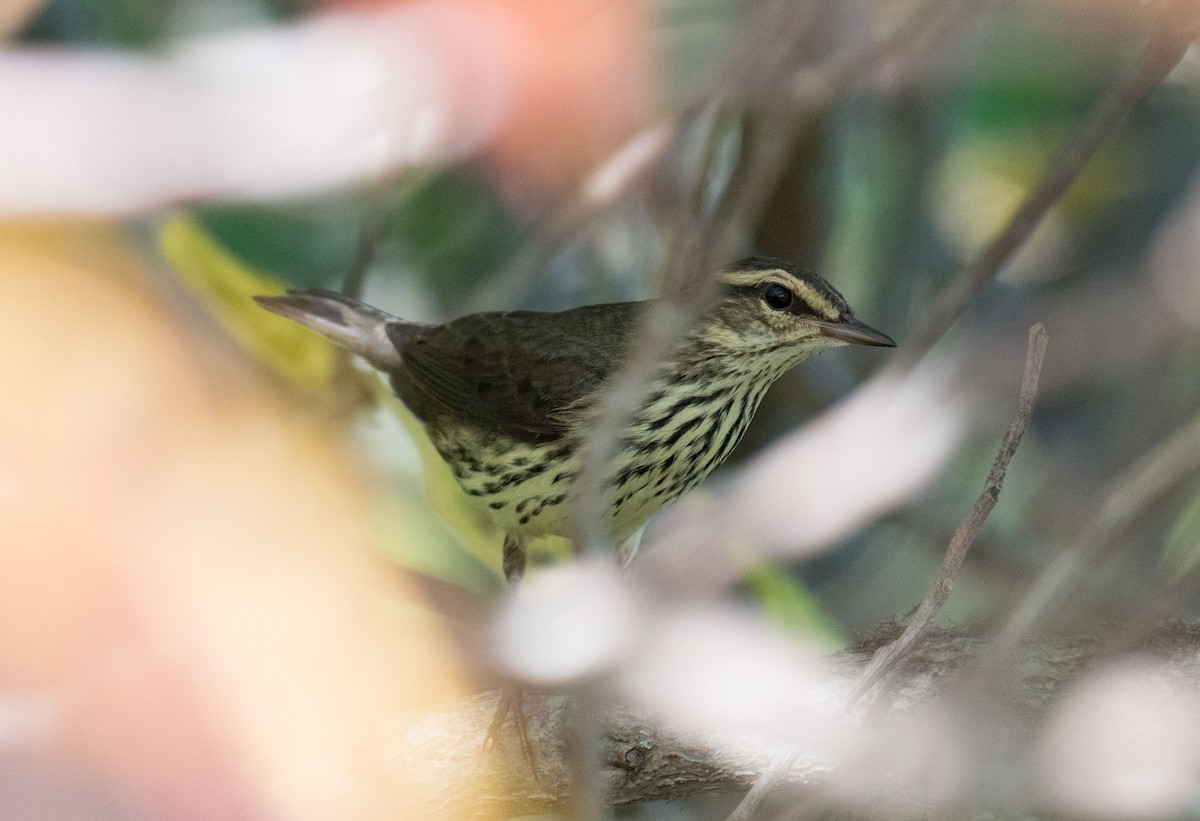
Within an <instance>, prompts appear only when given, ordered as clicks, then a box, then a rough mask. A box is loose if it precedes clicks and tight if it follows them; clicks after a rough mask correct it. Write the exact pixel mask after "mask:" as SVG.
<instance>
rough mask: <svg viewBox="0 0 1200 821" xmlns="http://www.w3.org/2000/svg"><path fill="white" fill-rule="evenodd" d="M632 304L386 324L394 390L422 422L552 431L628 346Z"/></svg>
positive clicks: (535, 437) (529, 436) (542, 435)
mask: <svg viewBox="0 0 1200 821" xmlns="http://www.w3.org/2000/svg"><path fill="white" fill-rule="evenodd" d="M638 304H639V303H636V302H625V303H617V304H610V305H601V306H585V307H582V308H574V309H572V310H569V311H561V312H558V313H536V312H530V311H512V312H507V313H486V314H472V315H470V316H466V317H463V318H461V319H457V320H454V321H452V322H448V323H446V324H445V325H437V326H432V327H424V328H421V329H418V330H416V331H414V330H413V329H412V328H411V327H407V326H405V325H402V324H395V325H393V324H389V325H388V326H387V332H388V334H389V336H390V338H391V339H392V341H393V343H394V344H395V347H396V349H397V350H398V351H399V353H400V362H399V364H398V366H397V367H395V368H391V369H387V373H388V375H389V376H390V377H391V380H392V386H393V388H394V389H395V391H396V394H397V395H398V396H399V397H400V398H401V399H402V400H403V401H404V403H405V404H406V405H407V406H408V407H409V408H410V409H412V411H413V412H414V413H415V414H416V415H417V416H418V417H420V418H421V419H422V420H423V421H424V422H425V423H426V424H428V425H435V426H445V425H471V426H475V427H478V428H480V429H482V430H485V431H492V432H495V433H498V434H502V435H505V436H509V437H512V438H514V439H517V440H519V441H523V442H528V443H531V444H534V443H544V442H548V441H553V440H557V439H559V438H561V437H563V436H564V435H566V434H568V433H569V432H570V431H571V430H572V429H573V427H574V423H575V422H576V417H577V414H578V412H579V411H580V410H581V409H582V407H583V406H585V405H586V404H587V400H588V398H589V397H590V396H591V395H592V394H593V393H594V392H595V391H596V389H597V388H599V387H600V385H602V384H603V383H604V381H605V380H606V379H607V378H608V377H609V375H610V374H611V373H612V372H613V371H614V370H615V369H616V367H617V366H618V365H619V363H620V362H621V359H622V358H623V357H624V355H625V351H626V350H627V347H628V342H629V339H630V336H631V334H632V333H633V330H634V327H635V324H636V321H637V311H638Z"/></svg>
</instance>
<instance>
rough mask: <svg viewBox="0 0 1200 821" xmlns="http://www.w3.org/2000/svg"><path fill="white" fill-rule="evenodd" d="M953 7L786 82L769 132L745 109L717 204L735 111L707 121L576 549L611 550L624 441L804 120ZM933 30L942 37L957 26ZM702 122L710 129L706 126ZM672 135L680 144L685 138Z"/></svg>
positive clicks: (617, 383) (581, 500)
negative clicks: (613, 493) (662, 291)
mask: <svg viewBox="0 0 1200 821" xmlns="http://www.w3.org/2000/svg"><path fill="white" fill-rule="evenodd" d="M949 5H953V4H950V3H948V0H928V2H926V3H924V4H922V5H921V6H919V7H918V8H917V10H916V11H914V12H913V13H912V14H911V15H910V16H909V17H908V18H907V19H906V20H905V22H904V23H902V24H901V25H899V26H898V27H897V28H896V29H894V30H893V31H891V32H889V34H888V35H886V36H884V37H882V38H879V39H876V40H872V41H869V42H868V43H866V44H864V45H861V46H856V47H853V48H851V49H848V50H846V51H845V52H843V53H840V54H838V55H835V56H834V57H832V58H829V59H828V60H825V61H822V62H820V63H818V64H817V65H815V66H811V67H804V68H802V69H801V70H800V72H799V73H798V74H796V75H795V76H793V77H791V78H789V81H790V87H791V88H792V89H800V88H803V89H806V91H805V93H798V92H793V94H792V102H793V106H792V107H791V108H788V107H786V106H785V107H784V109H785V110H784V111H782V112H778V111H775V110H774V109H775V107H774V106H767V107H766V108H765V109H764V111H759V112H754V113H756V114H758V115H760V116H761V117H762V118H763V119H764V120H765V122H762V123H754V122H753V121H752V120H753V118H752V117H751V116H750V113H751V112H749V111H746V110H741V109H738V110H737V111H736V114H735V118H736V120H735V122H734V124H733V125H732V126H731V128H730V129H729V130H730V131H733V132H734V133H733V134H729V135H728V136H731V137H736V139H737V151H738V157H737V161H736V162H735V164H734V173H733V175H732V176H731V178H730V180H729V182H728V184H727V185H726V186H725V187H724V188H723V189H722V190H719V191H718V192H717V193H716V196H715V197H714V196H713V191H712V182H711V178H712V177H713V169H714V167H715V166H716V165H717V163H718V155H719V153H720V151H721V149H722V145H721V142H722V137H724V136H727V134H726V133H725V132H724V131H723V129H722V126H723V125H725V124H727V123H728V120H729V118H728V116H723V115H725V114H726V112H727V110H728V109H727V108H726V106H725V104H724V100H723V99H722V98H721V97H720V96H718V98H717V99H715V100H714V101H713V102H712V103H710V104H709V105H708V106H707V109H708V113H709V114H710V118H709V120H710V124H709V126H708V127H709V132H708V139H707V141H706V145H705V148H704V151H703V155H702V157H701V159H700V163H699V168H698V169H697V172H696V174H695V177H694V181H693V185H692V188H691V190H690V192H689V198H688V202H687V206H686V207H685V208H682V209H680V212H679V214H678V216H677V219H676V225H675V226H674V230H673V231H672V232H671V235H670V236H671V242H670V245H669V247H668V252H667V255H666V263H665V264H664V266H663V271H662V276H661V278H660V279H661V282H662V283H664V284H665V285H666V290H668V291H669V293H671V295H672V296H671V297H669V298H668V299H664V300H663V301H662V302H661V303H659V304H652V305H651V306H650V307H649V310H648V311H647V312H646V315H645V316H643V317H642V320H641V322H640V323H639V333H638V334H637V336H636V344H635V348H634V350H633V351H632V352H631V353H630V355H629V356H628V357H627V360H626V362H625V364H624V365H623V366H622V367H621V369H620V370H619V371H618V373H617V374H615V375H614V377H613V380H612V383H611V385H610V387H609V389H608V390H607V391H606V394H605V397H604V401H603V402H601V404H600V406H599V407H598V408H596V418H595V422H594V424H593V425H592V427H591V435H589V437H588V439H587V442H586V443H585V445H584V452H583V458H582V460H581V461H582V468H581V470H580V475H579V477H578V479H577V480H576V484H575V495H576V508H575V521H576V527H577V532H576V533H575V534H574V538H573V542H574V544H575V548H576V551H577V552H578V553H588V552H595V551H597V550H599V549H601V547H602V546H603V545H604V544H605V543H606V542H607V539H606V538H605V537H604V532H603V528H602V517H601V507H602V503H603V499H604V492H603V491H604V488H603V478H604V469H603V468H604V466H606V465H608V464H609V462H610V460H611V457H612V455H613V454H614V453H615V451H616V446H617V442H618V438H619V436H620V433H621V431H622V430H623V429H624V427H625V425H626V424H627V423H628V421H629V420H630V418H631V417H632V416H633V414H634V413H635V412H636V411H637V409H638V407H640V405H641V400H642V398H643V395H644V393H645V391H646V390H648V387H649V383H650V381H651V378H652V377H653V374H654V370H655V369H656V368H657V367H658V363H659V362H660V361H661V360H662V357H663V356H664V355H665V354H666V353H667V352H668V351H669V350H670V349H671V347H672V346H673V345H674V344H675V343H676V342H677V341H678V340H679V339H680V338H681V337H682V336H683V334H684V332H685V331H686V329H687V328H688V327H689V326H690V325H691V323H692V321H693V320H694V318H695V317H696V316H697V315H698V314H699V313H700V311H702V310H703V309H704V307H705V306H706V305H707V304H708V301H709V298H710V296H711V293H712V289H713V288H714V287H715V283H714V280H713V278H712V277H710V276H708V274H709V267H710V264H709V263H710V260H713V259H714V258H719V257H723V256H725V255H726V254H727V253H728V252H729V251H731V250H732V249H733V247H734V246H735V245H736V237H737V232H738V231H739V230H740V229H741V228H742V227H743V226H745V225H749V224H752V223H753V221H754V220H755V219H756V216H757V215H758V214H759V213H760V212H761V210H762V209H763V207H765V204H766V202H767V200H768V198H769V196H770V193H771V182H772V181H773V180H774V179H776V178H777V177H778V175H779V173H780V170H781V169H782V167H783V165H784V163H785V162H786V161H787V158H788V156H789V155H790V152H791V150H792V146H793V144H794V141H795V140H796V139H797V135H798V134H799V133H800V132H801V128H800V125H801V123H802V122H803V120H804V119H805V118H807V117H810V116H812V114H813V113H814V112H816V111H818V110H819V109H820V108H822V107H824V106H826V105H828V104H830V103H831V102H832V101H833V100H834V99H836V97H837V96H838V95H840V94H842V93H844V92H845V91H846V89H847V88H848V87H849V86H850V85H851V84H852V83H853V82H856V81H858V80H860V79H861V78H862V77H863V75H865V74H866V73H867V72H868V71H869V70H870V69H872V68H874V67H875V66H876V65H878V64H879V62H880V61H881V60H883V59H884V58H885V57H888V56H891V55H893V54H894V53H895V52H897V51H900V50H902V49H904V48H911V47H912V46H913V44H914V43H915V42H921V41H922V38H918V37H915V36H914V31H916V30H925V29H929V28H930V26H929V21H930V19H931V18H936V17H937V16H938V14H939V12H940V11H941V10H943V9H944V8H946V7H948V6H949ZM960 5H961V6H967V7H972V6H974V4H960ZM773 11H774V13H775V15H776V17H777V18H778V21H777V22H778V25H777V26H776V29H777V30H778V31H779V32H786V34H785V35H783V40H784V41H786V42H793V41H794V42H799V37H800V34H801V33H802V29H803V26H804V25H805V23H806V17H805V15H804V14H803V13H797V12H795V11H794V10H793V9H791V7H790V6H789V5H788V4H782V5H779V6H777V7H775V8H774V9H773ZM789 15H790V16H789ZM797 15H798V16H797ZM962 15H963V13H962V12H961V11H959V12H957V13H955V14H950V15H947V18H948V19H949V20H951V21H956V20H961V19H965V18H964V17H963V16H962ZM933 28H934V29H935V30H936V31H938V32H940V33H941V34H945V33H946V32H947V31H949V30H950V29H951V28H952V26H948V25H947V26H943V27H940V28H939V27H936V26H935V27H933ZM928 36H932V35H928V34H927V37H928ZM752 74H753V72H752ZM762 84H763V85H764V86H769V83H767V82H766V81H762ZM694 115H695V112H688V116H694ZM700 119H701V121H703V119H705V118H700ZM660 127H661V126H660ZM675 134H676V141H678V139H679V134H680V132H679V131H678V129H676V131H675ZM661 144H662V145H663V146H664V147H666V146H669V145H673V144H674V143H672V142H670V141H663V142H662V143H661ZM658 157H659V155H658V154H651V155H649V156H648V157H647V158H646V163H645V165H643V166H642V167H641V168H640V169H638V173H639V174H640V173H642V172H644V171H645V170H647V169H649V168H651V167H652V166H653V162H652V161H653V160H655V159H657V158H658ZM635 178H636V175H634V176H632V177H630V178H629V179H630V181H632V180H633V179H635ZM620 190H621V189H617V190H616V192H615V193H614V194H613V200H615V198H616V196H617V193H619V192H620ZM710 200H711V201H712V202H713V205H711V206H707V207H706V205H705V203H706V202H707V201H710ZM611 201H612V200H610V202H611ZM596 213H597V211H593V210H590V209H585V210H584V211H580V212H578V213H577V218H579V219H581V220H583V219H585V217H586V219H589V220H590V218H591V217H593V216H595V214H596Z"/></svg>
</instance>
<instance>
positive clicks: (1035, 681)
mask: <svg viewBox="0 0 1200 821" xmlns="http://www.w3.org/2000/svg"><path fill="white" fill-rule="evenodd" d="M893 636H894V631H893V630H892V628H891V627H890V626H885V627H882V628H880V629H879V630H878V631H877V632H876V633H875V634H873V635H871V636H868V637H866V638H865V639H864V640H863V642H861V643H860V648H859V649H857V650H856V651H854V652H851V653H847V654H845V655H844V656H843V660H844V662H845V663H844V665H843V666H842V668H841V684H842V686H844V687H845V688H849V687H850V686H851V685H852V683H853V682H854V680H855V679H856V678H857V677H858V676H859V675H861V670H862V668H863V666H864V665H865V664H866V662H867V661H868V660H869V658H870V655H871V650H872V649H873V648H874V647H878V646H880V645H881V644H883V643H885V642H890V641H891V640H892V638H893ZM983 646H984V644H983V642H982V641H981V640H979V639H975V638H971V637H968V636H966V635H964V634H962V633H961V632H958V631H952V630H939V629H935V630H933V631H930V632H929V633H928V634H926V635H925V636H924V637H923V638H922V639H920V640H919V641H918V642H917V643H916V645H915V646H914V647H913V652H912V653H911V654H910V655H909V656H908V657H907V658H906V659H905V661H904V663H903V665H902V666H901V668H900V670H899V671H898V672H897V674H896V676H895V678H894V679H893V686H892V687H890V688H889V690H888V696H887V698H888V700H889V704H888V707H889V722H891V725H892V726H903V725H905V723H906V722H910V721H911V720H912V719H913V718H914V717H918V716H920V715H921V711H922V710H923V709H925V708H926V707H928V706H929V705H931V704H932V703H935V702H937V701H938V699H940V698H942V697H943V696H944V695H945V694H946V691H947V690H948V688H950V687H951V686H952V685H953V684H954V683H955V682H956V681H958V680H959V679H960V676H961V675H962V674H963V671H965V670H968V669H971V668H972V667H973V665H974V663H975V660H976V659H977V658H978V654H979V652H980V651H981V650H982V649H983ZM1103 647H1104V641H1103V640H1102V639H1100V638H1096V637H1075V638H1062V639H1048V640H1044V641H1040V642H1037V643H1032V644H1029V645H1023V648H1022V651H1021V653H1020V656H1019V658H1018V659H1016V660H1015V663H1014V664H1013V666H1012V669H1013V670H1017V671H1019V680H1018V681H1017V682H1015V684H1014V685H1013V686H1012V687H1011V688H1009V687H1006V689H1005V690H1004V693H1003V695H1001V694H1000V693H999V692H996V693H995V697H996V699H997V700H998V701H1000V702H1003V703H1005V704H1006V705H1007V706H1008V707H1009V708H1011V715H1013V716H1018V717H1019V719H1018V720H1019V721H1020V722H1021V727H1018V728H1017V729H1018V730H1019V731H1020V733H1019V734H1022V737H1024V738H1026V739H1028V738H1029V736H1028V735H1027V734H1025V733H1027V731H1028V730H1031V729H1032V728H1033V727H1035V726H1037V724H1038V723H1040V721H1041V720H1042V718H1043V717H1044V716H1045V714H1046V712H1047V711H1048V710H1049V709H1050V708H1051V706H1052V705H1053V704H1055V703H1056V702H1057V700H1058V699H1059V698H1060V696H1061V695H1062V693H1063V690H1064V688H1065V687H1066V686H1067V685H1068V684H1070V683H1072V682H1073V681H1074V680H1075V679H1076V678H1077V677H1078V676H1079V674H1080V673H1081V671H1083V670H1085V669H1086V668H1087V667H1088V666H1090V665H1091V664H1093V663H1094V662H1095V661H1096V660H1097V658H1098V657H1099V656H1100V654H1101V652H1102V649H1103ZM1130 649H1131V650H1136V651H1140V652H1142V653H1144V654H1148V655H1151V656H1154V657H1157V658H1159V659H1161V661H1162V663H1163V664H1164V665H1166V666H1167V667H1168V668H1170V669H1172V670H1175V671H1176V672H1178V673H1179V674H1180V675H1181V676H1183V677H1184V678H1185V679H1186V680H1187V681H1190V682H1192V683H1194V684H1195V685H1197V686H1200V665H1197V661H1196V660H1197V658H1200V627H1195V626H1190V625H1183V624H1178V623H1170V624H1164V625H1160V626H1159V628H1158V629H1157V630H1156V631H1155V632H1154V633H1153V634H1152V635H1149V636H1147V637H1146V638H1145V640H1144V641H1143V642H1142V643H1141V644H1140V645H1139V646H1138V647H1136V648H1130ZM790 686H791V687H793V688H794V689H795V690H796V691H797V692H801V693H804V692H806V691H807V690H808V689H809V688H812V687H813V686H814V685H813V682H811V681H796V682H793V683H791V685H790ZM822 692H824V690H823V689H822ZM497 695H498V694H497V693H487V694H483V695H480V696H474V697H470V698H465V699H461V700H459V701H456V702H453V703H451V704H449V705H447V706H446V707H445V708H443V709H439V710H436V711H432V712H428V713H423V714H421V715H420V716H416V717H411V716H410V717H407V718H406V720H405V721H403V723H402V726H403V729H402V730H401V731H399V732H398V734H397V735H396V737H395V738H394V739H393V741H392V744H391V750H392V760H393V762H394V764H395V766H397V767H399V768H401V769H402V770H403V771H404V772H405V776H406V778H410V779H411V778H415V779H417V780H419V781H420V782H421V783H422V784H424V785H426V786H427V787H428V789H424V790H422V791H421V792H422V794H425V795H429V796H431V799H430V800H431V802H432V803H431V806H430V808H429V811H428V812H427V813H425V814H424V815H423V817H437V818H461V819H471V818H495V817H498V816H500V817H506V816H511V815H524V814H536V813H546V812H561V811H563V810H565V809H567V808H569V807H570V805H571V800H570V784H569V781H570V779H569V775H568V765H567V762H566V761H565V760H564V750H563V748H562V743H561V740H562V737H563V735H562V734H563V730H564V725H563V722H564V721H567V720H568V719H567V716H566V706H567V697H565V696H557V695H556V696H550V695H539V694H530V695H529V696H528V697H527V700H526V703H525V706H526V709H527V710H528V712H529V717H530V728H529V729H530V736H531V738H532V740H533V744H534V746H535V747H536V749H537V751H538V774H539V778H538V779H535V778H534V777H533V775H532V774H531V773H530V771H529V766H528V764H527V763H526V761H525V759H524V757H523V755H522V754H521V751H520V748H519V745H518V743H517V741H516V740H515V739H513V738H510V737H505V738H502V739H501V741H500V743H499V745H498V746H497V748H496V750H494V751H493V754H490V755H484V754H483V753H482V752H481V750H482V744H483V738H484V736H485V735H486V732H487V726H488V723H489V722H490V720H491V717H492V715H493V713H494V712H495V708H496V698H497ZM812 695H813V698H814V699H820V698H823V695H821V694H818V693H816V692H814V693H813V694H812ZM603 722H604V726H605V727H606V728H607V733H606V736H605V752H606V757H605V763H604V766H603V768H602V771H601V773H600V778H601V779H602V781H603V783H604V785H605V786H606V788H607V791H608V795H609V799H610V801H611V804H612V806H614V807H622V806H630V805H635V804H640V803H645V802H648V801H661V800H669V799H680V798H686V797H688V796H692V795H701V794H730V793H737V792H741V791H743V790H746V789H747V788H749V787H750V785H751V784H752V783H754V782H755V781H756V780H758V778H759V776H761V775H762V774H763V773H765V772H767V771H768V769H769V768H770V767H771V765H772V756H771V754H770V753H769V752H768V751H767V750H765V749H764V748H763V745H762V742H761V739H757V738H738V737H736V736H729V735H722V736H720V737H719V738H714V739H713V740H712V741H711V742H697V741H688V740H684V739H681V738H679V737H678V736H675V735H673V734H671V733H669V732H666V731H664V730H662V729H660V728H658V727H656V726H655V724H654V722H652V721H649V720H647V719H646V717H644V716H639V715H636V714H635V713H633V712H630V711H628V710H620V709H615V710H611V711H609V712H608V713H607V714H606V715H604V716H603ZM1022 728H1023V729H1022ZM1011 753H1012V754H1013V755H1014V756H1017V757H1018V758H1020V757H1023V756H1028V755H1029V750H1028V748H1020V749H1014V750H1012V751H1011ZM1023 760H1024V759H1023V758H1022V759H1021V760H1020V761H1019V760H1013V761H1011V762H1006V761H994V760H990V759H989V760H988V762H987V763H986V764H982V762H975V763H976V764H979V765H981V766H987V767H991V768H996V767H1003V766H1006V765H1011V766H1012V767H1013V769H1014V770H1019V769H1020V768H1021V761H1023ZM959 764H960V765H962V766H968V765H969V762H959ZM838 766H839V765H838V763H837V762H833V761H830V760H828V759H824V758H821V757H811V756H810V757H805V758H803V759H801V760H799V761H798V762H796V763H795V764H794V766H793V767H791V768H790V769H789V770H788V771H787V772H785V773H784V777H783V778H782V779H780V784H781V785H786V786H787V787H789V788H798V789H801V790H806V791H808V792H810V793H819V791H820V790H822V789H824V787H825V786H826V785H828V784H829V783H830V782H832V781H834V780H836V779H838V778H839V777H841V776H843V775H845V773H844V772H840V771H839V770H838V769H837V768H838ZM843 766H853V765H852V764H844V765H843ZM993 776H995V777H999V776H998V775H997V774H996V773H993ZM872 778H873V780H874V781H875V782H876V783H877V784H879V788H880V790H881V791H883V790H886V789H891V787H889V786H888V785H885V784H883V783H882V781H885V780H886V779H882V778H881V777H879V776H878V775H875V776H872ZM895 790H896V791H897V792H898V793H900V794H907V795H908V797H909V798H913V797H914V795H915V796H916V797H917V798H918V799H919V798H920V796H919V795H916V794H918V793H919V792H920V787H919V786H916V785H913V784H903V783H900V784H897V785H895ZM843 800H844V799H843ZM864 800H871V798H870V797H868V798H865V799H864ZM957 817H963V816H961V815H959V816H957ZM990 817H996V816H994V815H993V816H990ZM1005 817H1010V816H1005Z"/></svg>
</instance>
